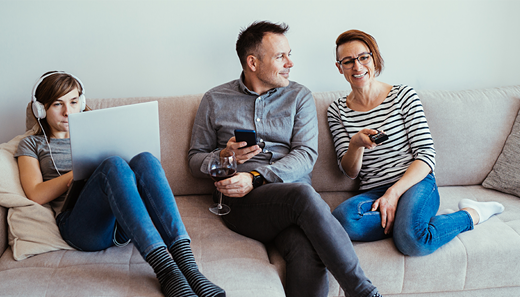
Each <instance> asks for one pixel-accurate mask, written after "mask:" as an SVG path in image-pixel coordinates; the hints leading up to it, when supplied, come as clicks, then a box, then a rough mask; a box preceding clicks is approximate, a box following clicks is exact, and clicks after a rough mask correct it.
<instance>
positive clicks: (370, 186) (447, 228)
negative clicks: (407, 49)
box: [328, 30, 504, 256]
mask: <svg viewBox="0 0 520 297" xmlns="http://www.w3.org/2000/svg"><path fill="white" fill-rule="evenodd" d="M336 55H337V56H336V58H337V62H336V67H337V68H338V70H339V72H340V73H341V74H343V76H344V77H345V79H346V80H347V81H348V82H349V83H350V86H351V88H352V92H351V93H350V94H348V96H346V97H344V98H340V99H338V100H337V101H335V102H333V103H332V104H331V105H330V107H329V109H328V121H329V127H330V130H331V133H332V136H333V140H334V145H335V148H336V153H337V156H338V163H339V167H340V170H342V171H343V173H345V174H346V175H347V176H348V177H350V178H352V179H354V178H356V177H358V176H359V179H360V190H361V191H362V192H361V194H359V195H357V196H355V197H352V198H351V199H348V200H346V201H344V202H343V203H342V204H340V205H339V206H338V207H337V208H336V209H335V210H334V211H333V214H334V216H335V217H336V218H337V219H338V220H339V221H340V223H341V224H342V225H343V227H344V228H345V229H346V231H347V232H348V234H349V236H350V237H351V239H352V240H358V241H374V240H379V239H383V238H387V237H389V236H390V235H391V233H393V239H394V242H395V245H396V247H397V248H398V249H399V250H400V251H401V252H402V253H403V254H405V255H414V256H419V255H427V254H430V253H433V252H434V251H435V250H436V249H438V248H439V247H440V246H442V245H444V244H445V243H447V242H449V241H450V240H452V239H453V238H454V237H455V236H457V235H458V234H459V233H461V232H464V231H467V230H472V229H473V226H474V225H476V224H479V223H483V222H484V221H486V220H487V219H488V218H489V217H491V216H492V215H494V214H499V213H501V212H502V211H503V210H504V207H503V206H502V205H501V204H499V203H496V202H480V203H478V202H475V201H472V200H469V199H463V200H461V201H460V202H459V209H460V210H459V211H457V212H454V213H451V214H445V215H439V216H436V213H437V211H438V209H439V200H440V198H439V192H438V189H437V185H436V182H435V175H434V173H433V172H434V169H435V149H434V145H433V140H432V138H431V135H430V130H429V127H428V124H427V122H426V117H425V114H424V111H423V108H422V105H421V102H420V100H419V97H418V96H417V94H416V92H415V91H414V90H413V89H412V88H411V87H409V86H406V85H393V86H392V85H389V84H386V83H383V82H380V81H378V80H376V77H377V76H378V75H379V74H380V73H381V71H382V70H383V59H382V57H381V54H380V52H379V48H378V46H377V43H376V41H375V39H374V38H373V37H372V36H370V35H369V34H367V33H364V32H362V31H358V30H350V31H347V32H344V33H343V34H341V35H340V36H339V37H338V38H337V40H336ZM378 132H384V133H385V134H386V135H387V136H388V139H387V140H385V141H383V142H381V143H379V144H376V143H375V142H374V141H373V140H372V139H371V137H370V136H373V135H376V134H378Z"/></svg>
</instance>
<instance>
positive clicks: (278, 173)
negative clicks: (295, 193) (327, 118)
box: [255, 89, 318, 182]
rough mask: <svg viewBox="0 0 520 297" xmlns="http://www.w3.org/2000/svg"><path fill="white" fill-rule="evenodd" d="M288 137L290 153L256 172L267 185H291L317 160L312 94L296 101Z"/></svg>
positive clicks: (315, 118)
mask: <svg viewBox="0 0 520 297" xmlns="http://www.w3.org/2000/svg"><path fill="white" fill-rule="evenodd" d="M296 108H297V111H296V115H295V118H294V119H293V120H294V127H293V130H292V131H288V132H287V133H292V134H291V145H290V146H291V147H290V152H289V153H288V154H287V155H285V156H284V157H282V158H281V159H279V160H278V161H276V162H274V163H273V164H270V165H265V166H261V167H259V168H255V170H256V171H258V172H259V173H260V174H261V175H262V176H263V177H264V178H265V180H266V181H267V182H294V181H297V180H300V179H302V177H304V176H306V175H308V174H309V173H310V172H311V171H312V169H313V167H314V164H315V163H316V160H317V158H318V119H317V115H316V105H315V103H314V98H313V97H312V93H311V92H310V91H309V90H307V89H305V94H304V95H303V96H302V99H301V100H299V103H298V105H297V107H296Z"/></svg>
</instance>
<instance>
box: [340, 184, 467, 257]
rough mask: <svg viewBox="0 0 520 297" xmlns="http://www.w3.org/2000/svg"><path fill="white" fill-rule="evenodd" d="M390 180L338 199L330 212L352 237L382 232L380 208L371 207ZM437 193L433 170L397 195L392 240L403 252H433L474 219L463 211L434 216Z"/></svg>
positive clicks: (376, 236) (364, 237) (359, 238)
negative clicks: (336, 204) (344, 198)
mask: <svg viewBox="0 0 520 297" xmlns="http://www.w3.org/2000/svg"><path fill="white" fill-rule="evenodd" d="M390 186H392V184H388V185H383V186H379V187H376V188H373V189H370V190H367V191H366V192H363V193H361V194H359V195H357V196H354V197H352V198H350V199H348V200H346V201H344V202H343V203H341V204H340V205H339V206H338V207H337V208H336V209H335V210H334V211H333V212H332V214H333V215H334V216H335V217H336V218H337V219H338V220H339V221H340V223H341V225H342V226H343V228H345V230H346V231H347V233H348V234H349V236H350V238H351V239H352V240H353V241H375V240H380V239H384V238H387V237H389V235H385V234H384V229H383V227H382V226H381V215H380V213H379V211H371V208H372V204H373V203H374V201H375V200H377V199H379V198H380V197H381V196H383V195H384V193H385V192H386V190H387V189H388V188H389V187H390ZM439 205H440V197H439V191H438V189H437V184H436V182H435V177H434V176H433V174H429V175H428V176H426V177H425V178H424V179H423V180H422V181H421V182H419V183H417V184H416V185H414V186H413V187H411V188H410V189H408V191H406V192H405V193H404V194H403V195H402V196H401V198H400V199H399V202H398V205H397V210H396V214H395V221H394V227H393V238H394V243H395V245H396V247H397V249H399V251H401V252H402V253H403V254H405V255H410V256H422V255H428V254H431V253H433V252H434V251H435V250H437V249H438V248H439V247H441V246H442V245H444V244H446V243H448V242H449V241H451V240H452V239H453V238H454V237H455V236H457V235H458V234H460V233H461V232H464V231H468V230H472V229H473V221H472V219H471V216H470V215H469V214H468V213H467V212H466V211H458V212H455V213H451V214H445V215H439V216H436V213H437V211H438V210H439Z"/></svg>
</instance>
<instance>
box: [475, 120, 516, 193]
mask: <svg viewBox="0 0 520 297" xmlns="http://www.w3.org/2000/svg"><path fill="white" fill-rule="evenodd" d="M482 185H483V186H484V187H486V188H490V189H495V190H498V191H501V192H504V193H509V194H513V195H516V196H519V197H520V112H519V113H518V115H517V116H516V120H515V124H514V125H513V129H512V131H511V134H509V137H508V138H507V141H506V144H505V146H504V148H503V150H502V153H501V154H500V156H499V157H498V160H497V162H496V163H495V166H493V170H491V172H490V173H489V175H488V176H487V177H486V179H485V180H484V182H483V183H482Z"/></svg>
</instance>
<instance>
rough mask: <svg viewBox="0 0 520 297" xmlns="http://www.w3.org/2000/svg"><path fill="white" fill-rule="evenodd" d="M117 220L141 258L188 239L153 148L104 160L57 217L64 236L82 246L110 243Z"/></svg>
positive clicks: (98, 247) (92, 247)
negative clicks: (127, 158)
mask: <svg viewBox="0 0 520 297" xmlns="http://www.w3.org/2000/svg"><path fill="white" fill-rule="evenodd" d="M116 222H117V226H118V228H120V229H122V231H123V232H124V234H123V236H122V237H125V236H124V235H126V236H127V237H128V238H130V239H131V240H132V242H133V243H134V245H135V246H136V248H137V250H138V251H139V252H140V253H141V255H142V256H143V258H144V259H146V256H147V255H148V254H149V253H150V252H151V251H153V250H155V249H157V248H158V247H167V248H169V247H171V246H172V245H173V244H174V243H175V242H177V241H178V240H180V239H188V240H189V237H188V233H187V232H186V228H185V227H184V224H183V223H182V219H181V216H180V213H179V210H178V208H177V204H176V203H175V199H174V197H173V193H172V191H171V189H170V186H169V184H168V180H167V179H166V176H165V174H164V170H163V169H162V166H161V163H160V162H159V160H157V159H156V158H155V157H154V156H153V155H152V154H150V153H141V154H139V155H136V156H135V157H134V158H132V160H130V162H128V163H127V162H126V161H125V160H123V159H122V158H120V157H110V158H107V159H106V160H104V161H103V162H102V163H101V164H100V165H99V166H98V168H97V169H96V170H95V171H94V173H93V174H92V175H91V177H90V178H89V180H88V182H87V183H86V185H85V187H84V188H83V190H82V192H81V194H80V196H79V198H78V201H77V202H76V205H74V208H73V209H72V210H70V211H66V212H63V213H61V214H60V215H59V216H58V218H57V223H58V227H59V230H60V233H61V236H62V237H63V239H64V240H65V241H66V242H67V243H68V244H69V245H71V246H72V247H74V248H76V249H78V250H82V251H99V250H104V249H106V248H109V247H111V246H113V245H114V242H113V239H114V230H115V227H116ZM118 230H119V229H118Z"/></svg>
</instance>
